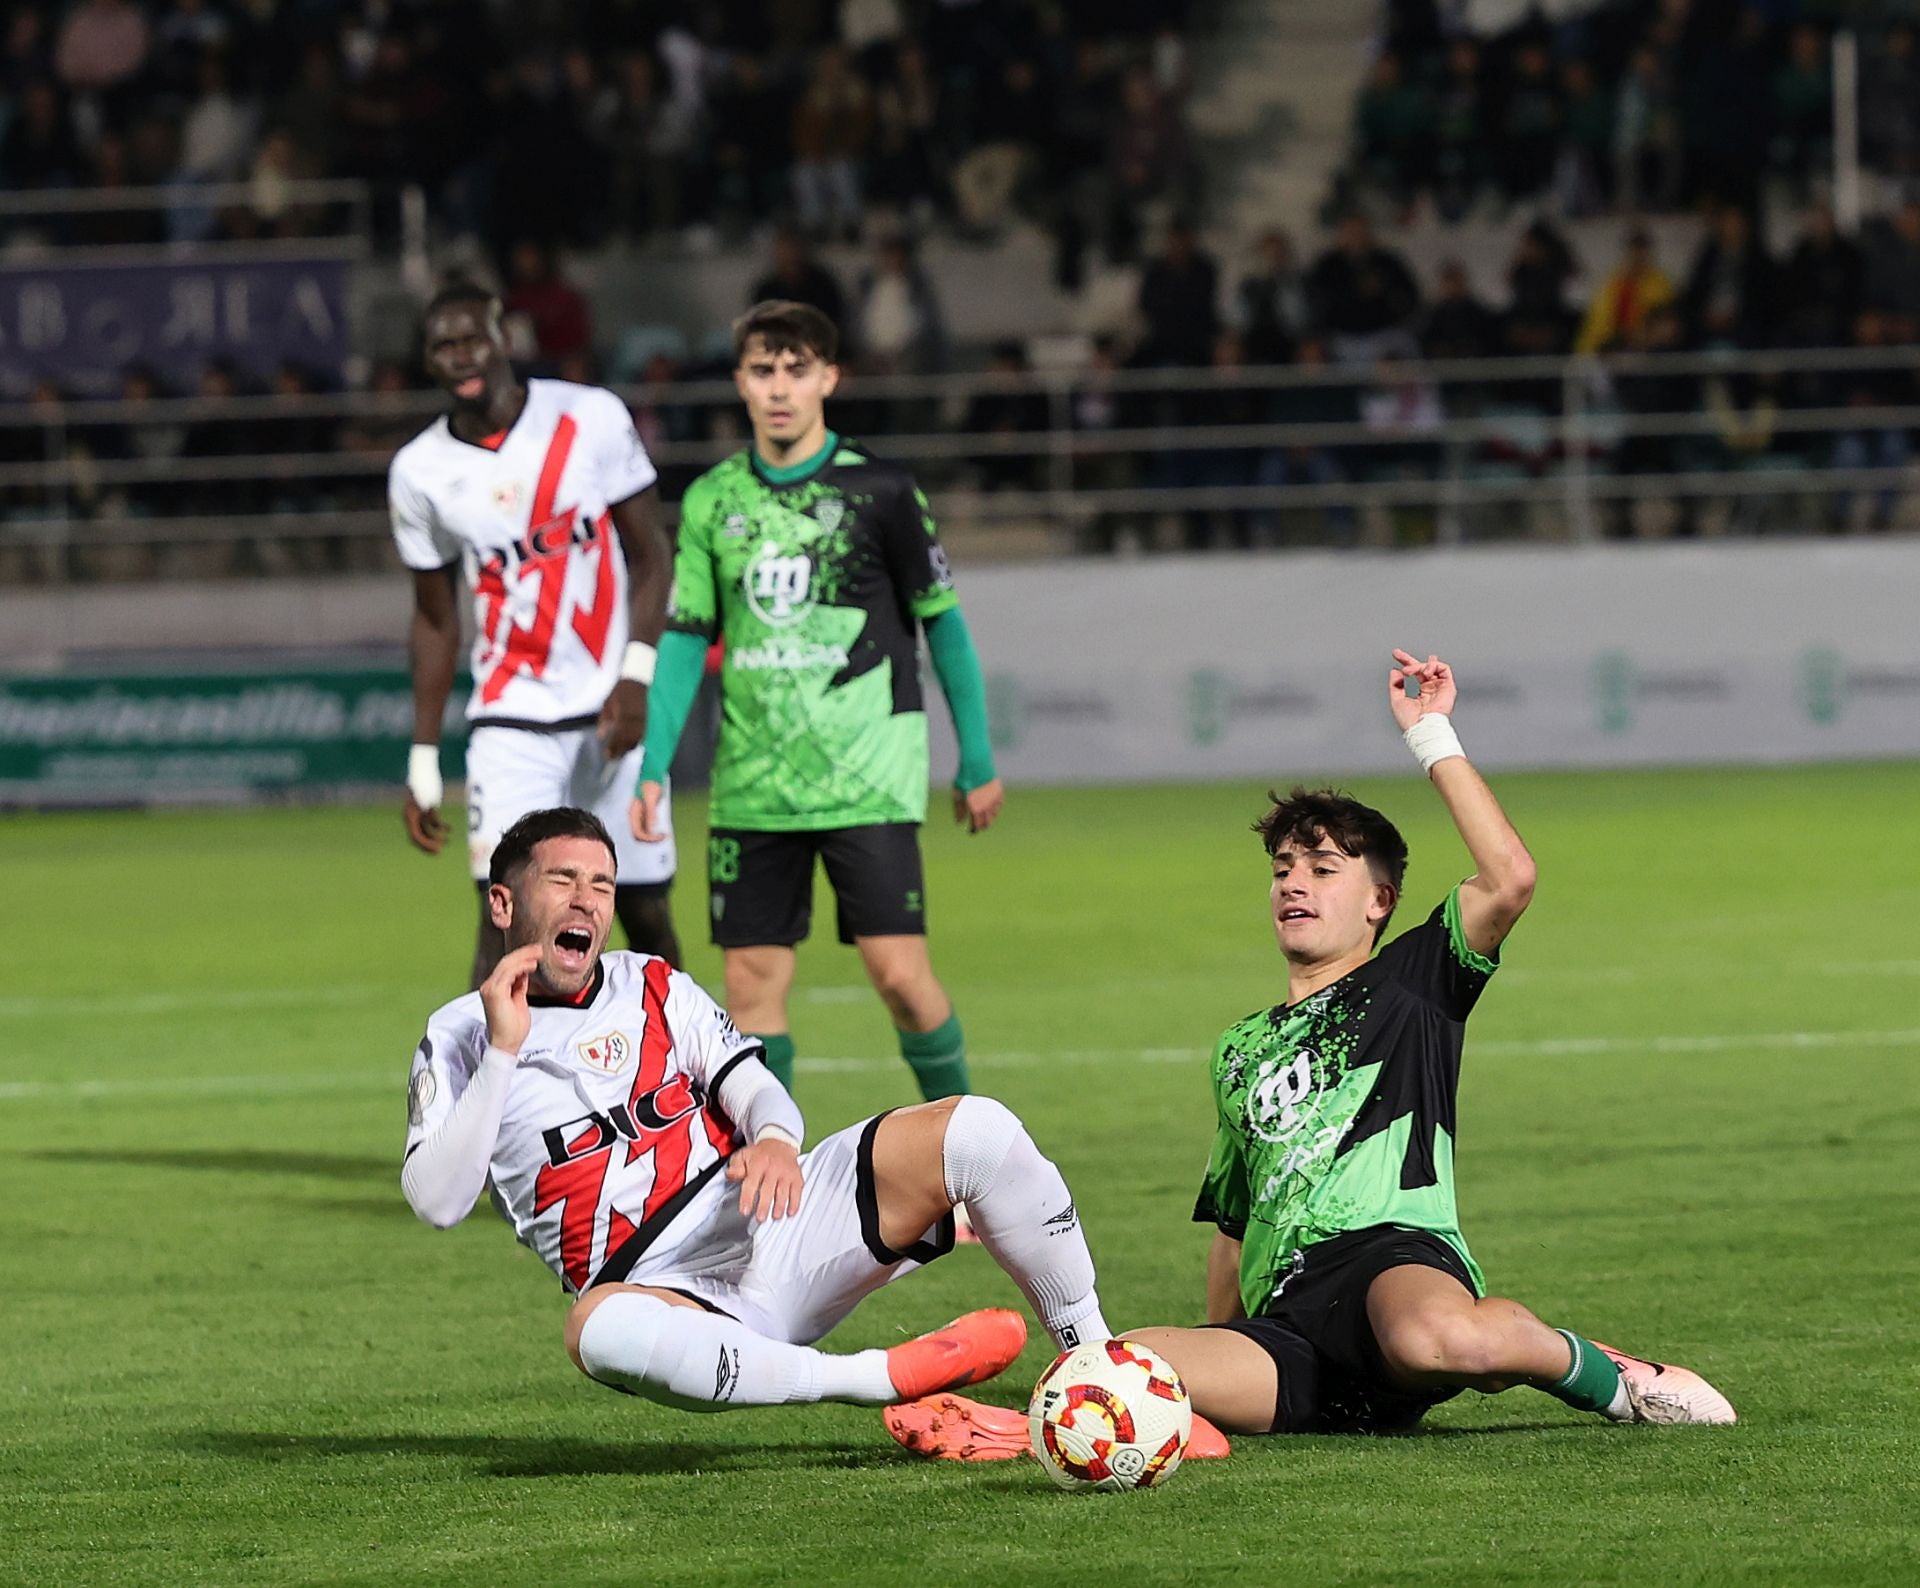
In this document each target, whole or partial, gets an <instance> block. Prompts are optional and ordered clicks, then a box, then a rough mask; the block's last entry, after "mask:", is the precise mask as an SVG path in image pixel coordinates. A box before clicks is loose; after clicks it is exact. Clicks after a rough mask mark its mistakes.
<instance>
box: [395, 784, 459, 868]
mask: <svg viewBox="0 0 1920 1588" xmlns="http://www.w3.org/2000/svg"><path fill="white" fill-rule="evenodd" d="M401 810H402V811H403V813H404V814H405V816H406V818H407V838H408V839H409V841H410V842H411V843H412V844H413V847H414V848H415V849H421V850H424V851H426V853H428V854H430V855H437V854H439V853H440V851H441V850H442V849H444V848H446V846H447V834H448V832H449V831H450V830H451V829H449V828H448V826H447V819H446V817H444V816H442V815H441V814H440V811H439V809H438V807H436V808H435V809H433V810H426V811H423V810H422V809H421V808H420V806H419V804H418V803H417V802H416V801H415V800H414V797H413V791H412V790H411V789H409V790H408V791H407V796H406V804H405V805H403V806H402V807H401Z"/></svg>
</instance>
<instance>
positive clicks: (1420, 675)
mask: <svg viewBox="0 0 1920 1588" xmlns="http://www.w3.org/2000/svg"><path fill="white" fill-rule="evenodd" d="M1393 660H1394V663H1395V665H1394V666H1393V667H1392V668H1390V669H1389V670H1388V672H1387V702H1388V704H1389V705H1391V706H1392V707H1393V720H1394V721H1395V722H1397V723H1398V724H1399V725H1400V731H1401V732H1402V733H1404V732H1406V730H1407V729H1409V728H1411V727H1412V726H1413V725H1414V724H1415V723H1416V722H1418V721H1419V720H1420V719H1421V718H1422V717H1425V716H1428V715H1431V714H1432V713H1435V712H1442V713H1446V714H1448V715H1451V714H1452V712H1453V702H1454V699H1455V697H1456V696H1457V695H1458V693H1459V691H1458V690H1457V689H1455V687H1454V683H1453V669H1452V668H1451V667H1449V666H1447V664H1446V663H1445V662H1443V661H1441V660H1440V658H1439V657H1437V656H1433V655H1429V656H1428V657H1427V659H1426V660H1425V661H1424V662H1423V661H1421V660H1420V658H1419V657H1417V656H1413V655H1409V654H1408V653H1407V652H1406V651H1401V650H1396V651H1395V652H1394V653H1393ZM1409 680H1411V681H1412V683H1413V686H1414V688H1415V689H1416V690H1417V691H1418V693H1417V694H1415V695H1409V694H1408V693H1407V683H1408V681H1409Z"/></svg>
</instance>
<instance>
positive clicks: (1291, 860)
mask: <svg viewBox="0 0 1920 1588" xmlns="http://www.w3.org/2000/svg"><path fill="white" fill-rule="evenodd" d="M1268 899H1269V900H1270V901H1271V903H1272V906H1273V932H1274V936H1275V937H1277V938H1278V939H1279V941H1280V952H1281V953H1282V954H1284V955H1285V956H1286V958H1287V962H1288V963H1289V964H1292V965H1324V964H1327V963H1328V962H1330V961H1332V960H1335V959H1339V958H1342V957H1343V956H1345V955H1348V954H1351V953H1354V952H1355V951H1356V950H1359V951H1362V952H1364V953H1370V952H1371V951H1372V948H1373V932H1374V928H1375V926H1377V925H1378V924H1379V923H1380V922H1381V921H1384V920H1385V919H1386V918H1387V916H1388V915H1390V914H1391V913H1392V911H1393V905H1394V890H1393V889H1392V887H1390V886H1389V885H1388V884H1386V883H1384V882H1377V881H1375V880H1374V875H1373V868H1372V867H1371V866H1369V865H1368V864H1367V862H1366V860H1365V859H1364V858H1362V857H1359V856H1356V855H1350V854H1348V853H1346V851H1345V850H1343V849H1340V848H1337V847H1336V846H1335V845H1334V844H1333V842H1332V841H1331V840H1330V839H1328V838H1326V837H1325V836H1324V835H1319V836H1315V837H1314V838H1312V839H1311V840H1310V841H1303V838H1302V836H1301V835H1295V836H1294V837H1292V838H1288V839H1284V840H1283V841H1282V842H1281V844H1280V847H1279V848H1278V849H1277V850H1275V851H1274V855H1273V887H1272V889H1271V891H1270V892H1269V894H1268Z"/></svg>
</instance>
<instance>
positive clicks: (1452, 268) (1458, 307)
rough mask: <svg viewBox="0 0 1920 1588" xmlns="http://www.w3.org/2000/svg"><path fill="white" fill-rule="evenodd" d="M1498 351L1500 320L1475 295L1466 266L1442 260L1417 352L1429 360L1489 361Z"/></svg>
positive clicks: (1421, 328) (1421, 327)
mask: <svg viewBox="0 0 1920 1588" xmlns="http://www.w3.org/2000/svg"><path fill="white" fill-rule="evenodd" d="M1499 350H1500V321H1499V317H1498V316H1496V315H1495V314H1494V312H1493V310H1491V309H1489V308H1488V307H1487V306H1486V305H1485V304H1484V303H1482V302H1481V301H1480V300H1479V299H1478V298H1477V297H1475V296H1474V292H1473V284H1472V283H1471V282H1470V281H1468V280H1467V271H1466V267H1465V266H1464V265H1462V264H1461V263H1460V261H1459V260H1457V259H1446V260H1442V261H1441V264H1440V273H1439V279H1438V282H1437V284H1436V287H1435V291H1434V295H1433V301H1432V302H1431V303H1430V304H1429V305H1428V306H1427V311H1426V314H1425V315H1424V316H1423V317H1422V319H1421V322H1420V351H1421V353H1422V354H1423V355H1425V356H1426V357H1427V358H1431V359H1454V358H1491V357H1493V356H1494V355H1495V354H1496V353H1497V352H1498V351H1499Z"/></svg>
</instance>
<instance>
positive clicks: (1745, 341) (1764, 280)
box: [1680, 204, 1775, 348]
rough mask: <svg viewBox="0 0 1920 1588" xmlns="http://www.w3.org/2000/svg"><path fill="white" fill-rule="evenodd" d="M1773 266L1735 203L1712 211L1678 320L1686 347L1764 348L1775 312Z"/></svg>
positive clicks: (1694, 262) (1751, 223)
mask: <svg viewBox="0 0 1920 1588" xmlns="http://www.w3.org/2000/svg"><path fill="white" fill-rule="evenodd" d="M1774 308H1775V302H1774V278H1773V262H1772V261H1771V260H1770V259H1768V257H1767V252H1766V250H1765V249H1764V248H1762V247H1761V246H1760V241H1759V239H1758V238H1757V237H1755V236H1754V231H1753V222H1752V220H1751V219H1750V218H1749V217H1748V215H1747V212H1746V211H1745V210H1743V209H1742V208H1740V206H1739V205H1737V204H1722V205H1721V206H1720V207H1719V208H1718V209H1717V210H1715V211H1714V214H1713V220H1712V229H1711V231H1710V232H1709V234H1708V236H1707V239H1706V241H1705V242H1703V243H1702V244H1701V246H1700V251H1699V253H1697V254H1696V255H1694V260H1693V269H1692V271H1691V272H1690V273H1689V274H1688V277H1687V285H1686V290H1685V291H1684V292H1683V293H1682V294H1681V297H1680V318H1681V321H1682V323H1683V324H1684V325H1685V327H1686V335H1687V343H1688V345H1689V346H1691V347H1697V348H1716V347H1748V348H1752V347H1764V346H1765V345H1766V343H1767V340H1768V338H1769V335H1770V332H1771V330H1772V316H1773V313H1774Z"/></svg>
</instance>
